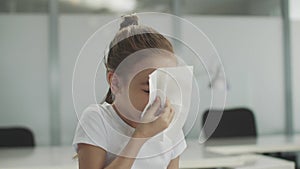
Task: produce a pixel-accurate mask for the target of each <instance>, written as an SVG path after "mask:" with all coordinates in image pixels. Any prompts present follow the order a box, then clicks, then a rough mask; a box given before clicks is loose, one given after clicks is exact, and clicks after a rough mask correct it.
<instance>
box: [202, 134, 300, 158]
mask: <svg viewBox="0 0 300 169" xmlns="http://www.w3.org/2000/svg"><path fill="white" fill-rule="evenodd" d="M206 150H207V151H210V152H214V153H218V154H223V155H235V154H247V153H275V152H299V151H300V135H293V136H286V135H268V136H259V137H257V139H254V138H243V139H242V138H236V139H217V140H214V141H209V143H207V146H206Z"/></svg>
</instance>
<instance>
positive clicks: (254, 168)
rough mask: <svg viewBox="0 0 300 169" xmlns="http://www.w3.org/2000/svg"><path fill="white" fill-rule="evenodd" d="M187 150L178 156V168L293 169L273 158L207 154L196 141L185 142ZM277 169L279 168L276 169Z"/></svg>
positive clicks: (289, 164) (285, 162) (282, 161)
mask: <svg viewBox="0 0 300 169" xmlns="http://www.w3.org/2000/svg"><path fill="white" fill-rule="evenodd" d="M187 145H188V147H187V149H186V150H185V151H184V152H183V154H182V155H181V156H180V162H179V166H180V168H219V167H228V168H235V169H266V168H267V169H294V168H295V166H294V163H293V162H290V161H286V160H281V159H277V158H273V157H268V156H263V155H257V154H245V155H221V154H216V153H212V152H207V151H206V150H205V147H204V146H203V145H202V144H199V143H198V141H197V140H187ZM278 167H279V168H278Z"/></svg>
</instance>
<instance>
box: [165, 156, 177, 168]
mask: <svg viewBox="0 0 300 169" xmlns="http://www.w3.org/2000/svg"><path fill="white" fill-rule="evenodd" d="M178 168H179V156H178V157H176V158H174V159H173V160H171V161H170V163H169V165H168V168H167V169H178Z"/></svg>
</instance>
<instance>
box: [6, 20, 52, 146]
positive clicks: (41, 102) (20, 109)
mask: <svg viewBox="0 0 300 169" xmlns="http://www.w3.org/2000/svg"><path fill="white" fill-rule="evenodd" d="M0 37H1V38H0V81H1V82H0V84H1V87H0V93H1V95H0V108H1V110H0V111H1V113H0V126H13V125H17V126H26V127H28V128H30V129H32V130H33V132H34V134H35V135H36V142H37V144H38V145H47V144H49V142H50V141H49V104H48V68H47V66H48V61H47V60H48V21H47V16H46V15H3V14H2V15H0Z"/></svg>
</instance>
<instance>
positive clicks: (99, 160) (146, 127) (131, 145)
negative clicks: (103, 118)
mask: <svg viewBox="0 0 300 169" xmlns="http://www.w3.org/2000/svg"><path fill="white" fill-rule="evenodd" d="M159 106H160V100H159V99H157V100H156V101H155V103H154V104H153V105H152V106H151V107H150V108H149V110H148V111H147V113H146V114H145V118H146V119H145V120H146V121H148V120H149V119H151V118H154V117H155V113H156V111H157V110H158V108H159ZM173 116H174V112H173V110H172V108H171V104H170V102H169V101H168V100H167V102H166V106H165V108H164V111H163V113H161V115H160V116H159V117H158V118H157V119H156V120H154V121H152V122H149V123H141V124H139V125H138V126H137V128H136V129H135V132H134V134H133V135H132V138H131V139H130V140H129V142H128V143H127V145H126V146H125V148H124V149H123V151H122V152H121V154H120V156H117V157H116V158H115V159H114V160H113V161H112V162H111V163H110V164H109V165H108V166H106V167H105V169H118V168H120V169H130V168H131V167H132V165H133V163H134V161H135V157H136V156H137V154H138V152H139V151H140V149H141V147H142V146H143V144H144V143H145V142H146V141H147V139H148V138H150V137H152V136H155V135H156V134H158V133H159V132H161V131H163V130H164V129H166V128H167V127H168V126H169V124H170V123H171V121H172V119H173ZM105 156H106V151H105V150H103V149H102V148H100V147H96V146H92V145H87V144H78V158H79V168H80V169H101V168H103V166H104V162H105Z"/></svg>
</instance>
